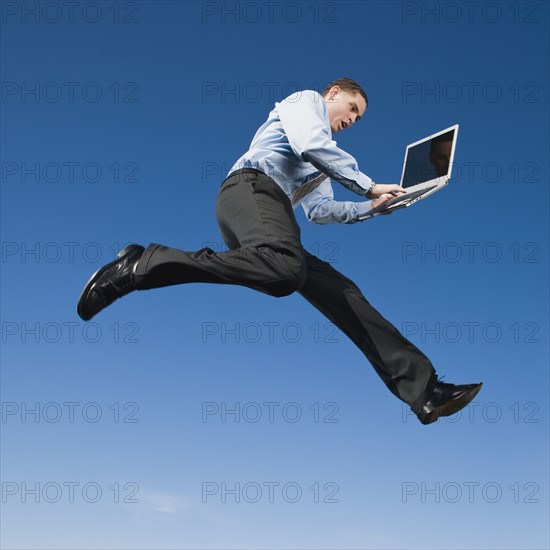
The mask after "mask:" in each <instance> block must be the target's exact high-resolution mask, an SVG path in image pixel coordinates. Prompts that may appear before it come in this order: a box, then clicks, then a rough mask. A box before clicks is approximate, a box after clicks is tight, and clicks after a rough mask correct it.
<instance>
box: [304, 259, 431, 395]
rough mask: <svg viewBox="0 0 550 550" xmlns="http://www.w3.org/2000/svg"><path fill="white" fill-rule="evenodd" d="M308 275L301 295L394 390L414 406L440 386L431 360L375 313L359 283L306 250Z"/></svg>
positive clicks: (393, 391)
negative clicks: (344, 335) (436, 383)
mask: <svg viewBox="0 0 550 550" xmlns="http://www.w3.org/2000/svg"><path fill="white" fill-rule="evenodd" d="M304 254H305V258H306V264H307V277H306V281H305V283H304V285H303V286H302V287H301V289H300V290H299V291H298V292H299V293H300V294H301V295H302V296H303V297H304V298H305V299H306V300H308V301H309V302H310V303H311V304H312V305H314V306H315V307H316V308H317V309H318V310H319V311H320V312H321V313H323V314H324V315H325V316H326V317H327V318H328V319H330V320H331V321H332V322H333V323H334V324H335V325H336V326H337V327H338V328H339V329H340V330H341V331H342V332H343V333H344V334H346V335H347V336H348V337H349V338H350V339H351V340H352V341H353V342H354V343H355V345H356V346H357V347H358V348H359V349H360V350H361V351H362V352H363V353H364V354H365V356H366V357H367V359H368V360H369V361H370V363H371V364H372V365H373V367H374V369H375V370H376V372H377V373H378V375H379V376H380V378H382V380H383V381H384V383H385V384H386V386H387V387H388V388H389V390H390V391H391V392H392V393H393V394H395V395H396V396H397V397H399V399H401V400H402V401H405V403H408V404H409V405H411V406H412V405H413V404H415V402H417V401H423V400H424V399H425V397H426V396H427V395H428V394H430V393H431V390H432V389H433V386H434V384H435V382H436V377H435V370H434V368H433V366H432V364H431V362H430V360H429V359H428V358H427V357H426V356H425V355H424V354H423V353H422V352H421V351H420V350H419V349H418V348H417V347H416V346H414V344H412V343H411V342H409V341H408V340H407V339H406V338H405V337H404V336H403V335H402V334H401V333H400V332H399V331H398V330H397V329H396V328H395V327H394V326H393V325H392V324H391V323H390V322H388V321H387V320H386V319H384V317H382V315H380V313H379V312H378V311H376V309H374V308H373V307H372V306H371V305H370V304H369V302H368V301H367V300H366V298H365V297H364V296H363V294H362V292H361V291H360V290H359V288H358V287H357V285H355V283H354V282H353V281H351V280H350V279H348V278H347V277H345V276H344V275H342V274H341V273H340V272H338V271H337V270H336V269H334V268H333V267H332V266H331V265H330V264H328V263H326V262H323V261H321V260H320V259H319V258H317V257H315V256H313V255H312V254H310V253H309V252H307V251H304Z"/></svg>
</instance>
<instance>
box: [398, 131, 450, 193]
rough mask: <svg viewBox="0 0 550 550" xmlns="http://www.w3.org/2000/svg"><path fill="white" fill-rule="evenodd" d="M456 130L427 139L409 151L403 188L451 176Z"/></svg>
mask: <svg viewBox="0 0 550 550" xmlns="http://www.w3.org/2000/svg"><path fill="white" fill-rule="evenodd" d="M455 132H456V129H455V128H453V129H452V130H450V131H448V132H445V133H444V134H441V135H438V136H436V137H434V138H431V139H426V140H424V141H422V142H420V143H418V144H416V145H413V146H412V147H409V148H408V149H407V156H406V159H405V167H404V170H403V181H402V183H401V186H402V187H412V186H413V185H417V184H418V183H423V182H425V181H430V180H434V179H436V178H439V177H442V176H449V166H450V161H451V153H452V149H453V141H454V138H455Z"/></svg>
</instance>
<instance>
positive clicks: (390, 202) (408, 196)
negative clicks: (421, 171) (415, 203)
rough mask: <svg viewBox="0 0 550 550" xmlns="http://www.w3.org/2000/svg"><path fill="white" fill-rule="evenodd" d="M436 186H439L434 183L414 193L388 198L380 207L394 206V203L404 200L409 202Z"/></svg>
mask: <svg viewBox="0 0 550 550" xmlns="http://www.w3.org/2000/svg"><path fill="white" fill-rule="evenodd" d="M434 187H437V185H433V186H432V187H426V188H424V189H420V190H419V191H413V192H412V193H405V194H404V195H399V196H398V197H393V198H392V199H388V200H387V201H386V202H383V203H382V204H381V205H380V206H379V208H388V206H393V205H394V204H397V203H398V202H402V201H407V202H409V201H411V200H413V199H416V198H417V197H420V195H423V194H424V193H427V192H428V191H430V190H431V189H433V188H434Z"/></svg>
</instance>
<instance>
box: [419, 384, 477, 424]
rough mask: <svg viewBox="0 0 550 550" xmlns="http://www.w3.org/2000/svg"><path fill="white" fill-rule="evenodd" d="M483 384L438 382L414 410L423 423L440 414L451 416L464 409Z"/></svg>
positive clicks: (432, 419)
mask: <svg viewBox="0 0 550 550" xmlns="http://www.w3.org/2000/svg"><path fill="white" fill-rule="evenodd" d="M481 386H483V384H463V385H461V386H456V385H454V384H445V383H444V382H437V383H436V385H435V387H434V389H433V392H432V394H431V395H430V397H429V398H428V400H427V401H426V403H424V405H422V406H421V407H420V408H419V409H418V410H415V411H414V412H415V413H416V415H417V416H418V420H420V422H422V424H431V423H432V422H435V421H436V420H437V419H438V418H439V417H440V416H451V415H452V414H455V413H456V412H458V411H459V410H460V409H463V408H464V407H465V406H466V405H468V403H470V401H471V400H472V399H473V398H474V397H475V396H476V395H477V394H478V392H479V390H480V389H481Z"/></svg>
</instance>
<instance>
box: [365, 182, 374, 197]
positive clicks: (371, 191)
mask: <svg viewBox="0 0 550 550" xmlns="http://www.w3.org/2000/svg"><path fill="white" fill-rule="evenodd" d="M375 187H376V183H374V182H372V185H371V186H370V188H369V190H368V191H367V192H366V193H365V196H366V197H367V198H369V199H372V198H373V197H374V195H373V192H374V188H375Z"/></svg>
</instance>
